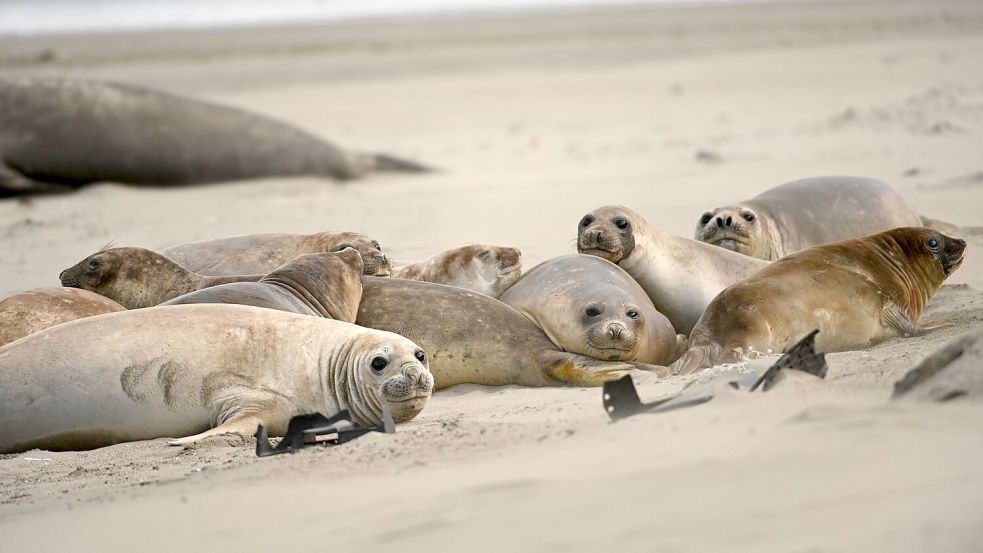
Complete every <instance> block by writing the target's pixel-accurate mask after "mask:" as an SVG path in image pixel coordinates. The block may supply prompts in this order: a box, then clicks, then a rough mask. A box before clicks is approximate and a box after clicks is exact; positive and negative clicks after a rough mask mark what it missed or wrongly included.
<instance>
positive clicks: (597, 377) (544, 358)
mask: <svg viewBox="0 0 983 553" xmlns="http://www.w3.org/2000/svg"><path fill="white" fill-rule="evenodd" d="M539 362H540V363H542V365H543V372H545V373H546V374H547V375H549V376H550V377H552V378H555V379H557V380H559V381H561V382H565V383H567V384H570V385H573V386H600V385H601V384H604V383H605V382H607V381H608V380H616V379H618V378H621V377H622V376H624V375H626V374H628V371H629V370H631V369H632V368H634V367H633V365H632V364H631V363H623V362H621V361H601V360H599V359H594V358H592V357H587V356H586V355H579V354H576V353H567V352H564V351H545V352H543V353H542V354H540V355H539Z"/></svg>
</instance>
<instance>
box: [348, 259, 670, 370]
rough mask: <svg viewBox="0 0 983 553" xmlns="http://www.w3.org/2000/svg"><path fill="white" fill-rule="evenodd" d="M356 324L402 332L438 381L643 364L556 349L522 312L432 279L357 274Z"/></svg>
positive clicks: (644, 367) (616, 367)
mask: <svg viewBox="0 0 983 553" xmlns="http://www.w3.org/2000/svg"><path fill="white" fill-rule="evenodd" d="M362 286H363V287H362V303H361V304H360V305H359V306H358V317H357V318H356V319H355V323H356V324H359V325H362V326H365V327H368V328H376V329H379V330H387V331H389V332H395V333H396V334H401V335H403V336H406V337H407V338H409V339H411V340H413V341H414V342H416V343H418V344H420V346H422V347H423V349H424V350H425V351H427V352H428V353H429V355H430V370H431V371H432V372H433V375H434V379H435V380H436V387H437V388H438V389H440V388H447V387H449V386H454V385H456V384H465V383H470V384H484V385H489V386H501V385H506V384H519V385H523V386H563V385H575V386H599V385H601V384H602V383H604V381H606V380H611V379H617V378H620V377H621V376H624V375H625V374H626V372H627V371H628V370H630V369H633V368H639V369H644V370H652V367H649V366H647V365H645V364H642V363H626V362H623V361H602V360H598V359H593V358H590V357H586V356H584V355H579V354H576V353H569V352H564V351H560V349H559V348H558V347H557V346H556V345H555V344H553V342H552V341H550V339H549V338H548V337H547V336H546V334H545V333H544V332H543V331H542V330H541V329H540V328H539V327H538V326H536V325H535V324H533V323H532V321H530V320H529V319H527V318H526V317H525V316H523V315H522V314H521V313H519V312H518V311H516V310H515V309H512V308H511V307H509V306H508V305H505V304H504V303H502V302H500V301H498V300H496V299H494V298H490V297H488V296H486V295H484V294H478V293H475V292H471V291H470V290H464V289H461V288H456V287H454V286H446V285H443V284H433V283H430V282H419V281H414V280H403V279H394V278H379V277H369V276H364V277H362Z"/></svg>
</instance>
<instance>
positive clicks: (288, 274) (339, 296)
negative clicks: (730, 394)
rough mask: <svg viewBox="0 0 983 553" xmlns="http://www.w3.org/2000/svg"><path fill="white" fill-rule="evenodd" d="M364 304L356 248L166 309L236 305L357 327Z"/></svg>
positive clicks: (309, 257)
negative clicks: (205, 305)
mask: <svg viewBox="0 0 983 553" xmlns="http://www.w3.org/2000/svg"><path fill="white" fill-rule="evenodd" d="M361 300H362V257H361V256H360V255H358V252H357V251H355V250H354V249H353V248H346V249H344V250H342V251H340V252H335V253H308V254H305V255H302V256H300V257H295V258H293V259H291V260H290V261H288V262H286V263H284V264H283V265H281V266H280V267H278V268H277V269H276V270H275V271H273V272H271V273H270V274H268V275H266V276H264V277H263V278H261V279H260V280H259V282H235V283H231V284H221V285H219V286H213V287H210V288H205V289H202V290H198V291H196V292H191V293H189V294H185V295H183V296H178V297H176V298H174V299H172V300H168V301H167V302H164V305H186V304H192V303H235V304H239V305H252V306H255V307H266V308H268V309H278V310H280V311H288V312H290V313H297V314H299V315H311V316H315V317H324V318H326V319H335V320H338V321H345V322H349V323H353V322H355V316H356V314H357V313H358V304H359V302H360V301H361Z"/></svg>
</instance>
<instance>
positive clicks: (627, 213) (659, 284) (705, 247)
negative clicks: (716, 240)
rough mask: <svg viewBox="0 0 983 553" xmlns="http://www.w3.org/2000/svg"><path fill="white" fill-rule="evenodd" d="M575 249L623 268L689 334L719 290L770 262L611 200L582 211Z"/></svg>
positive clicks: (656, 305) (684, 332)
mask: <svg viewBox="0 0 983 553" xmlns="http://www.w3.org/2000/svg"><path fill="white" fill-rule="evenodd" d="M577 251H578V252H580V253H585V254H589V255H596V256H598V257H602V258H604V259H607V260H608V261H610V262H612V263H616V264H617V265H618V266H619V267H621V268H622V269H624V270H625V272H626V273H628V274H629V275H631V277H632V278H633V279H635V280H636V281H637V282H638V284H639V285H641V287H642V288H643V289H644V290H645V293H647V294H648V296H649V298H650V299H651V300H652V304H653V305H655V308H656V309H658V310H659V312H660V313H662V314H663V315H665V316H666V317H668V318H669V320H670V321H672V325H673V326H674V327H675V328H676V331H677V332H681V333H683V334H689V333H690V331H691V330H692V329H693V325H695V324H696V321H697V319H699V318H700V315H702V314H703V310H704V309H706V306H707V304H709V303H710V300H712V299H713V298H714V296H716V295H717V294H718V293H720V291H721V290H723V289H724V288H726V287H727V286H730V285H731V284H733V283H735V282H738V281H740V280H743V279H744V278H745V277H748V276H750V275H751V274H753V273H754V272H755V271H758V270H760V269H762V268H764V267H767V266H768V262H767V261H763V260H761V259H754V258H752V257H748V256H746V255H741V254H738V253H734V252H730V251H727V250H725V249H723V248H717V247H715V246H711V245H709V244H704V243H703V242H697V241H696V240H689V239H687V238H682V237H679V236H673V235H671V234H669V233H666V232H662V231H661V230H659V229H657V228H655V227H653V226H652V225H649V224H648V223H647V222H646V221H645V219H644V218H643V217H642V216H641V215H639V214H638V213H635V212H634V211H632V210H630V209H628V208H627V207H621V206H614V205H609V206H605V207H599V208H597V209H595V210H594V211H591V212H590V213H588V214H587V215H584V217H583V218H582V219H581V220H580V223H579V225H578V226H577Z"/></svg>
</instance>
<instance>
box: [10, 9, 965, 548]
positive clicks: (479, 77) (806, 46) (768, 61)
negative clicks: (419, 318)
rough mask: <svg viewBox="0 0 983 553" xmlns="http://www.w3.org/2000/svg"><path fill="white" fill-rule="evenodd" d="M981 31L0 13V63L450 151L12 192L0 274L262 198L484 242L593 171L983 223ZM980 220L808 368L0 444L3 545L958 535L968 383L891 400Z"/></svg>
mask: <svg viewBox="0 0 983 553" xmlns="http://www.w3.org/2000/svg"><path fill="white" fill-rule="evenodd" d="M44 60H47V61H44ZM981 60H983V4H980V3H976V2H961V3H960V2H956V3H947V2H938V3H937V2H931V3H930V2H917V3H907V2H884V3H868V2H859V3H845V4H836V5H829V4H807V3H800V4H797V5H789V6H749V7H713V8H689V9H683V8H674V9H665V10H646V11H608V12H604V13H597V14H582V15H562V16H536V17H527V18H499V19H492V20H482V21H463V22H455V23H441V24H436V23H430V24H427V23H407V24H397V23H372V24H369V23H365V24H360V25H345V26H337V27H304V28H295V29H266V30H261V31H255V32H246V31H223V32H218V33H204V32H194V33H176V32H172V33H159V34H153V35H143V36H119V35H104V36H100V37H90V38H84V37H68V38H51V39H44V38H31V39H26V38H21V39H9V38H8V39H2V38H0V73H2V74H4V75H19V74H67V75H74V76H88V77H99V78H113V79H119V80H127V81H134V82H139V83H145V84H148V85H153V86H158V87H162V88H165V89H169V90H173V91H177V92H182V93H189V94H194V95H197V96H201V97H205V98H209V99H214V100H217V101H222V102H227V103H231V104H235V105H239V106H243V107H247V108H251V109H254V110H257V111H260V112H263V113H267V114H270V115H274V116H277V117H281V118H284V119H286V120H289V121H292V122H294V123H296V124H298V125H301V126H304V127H306V128H309V129H311V130H313V131H315V132H316V133H318V134H320V135H323V136H325V137H328V138H330V139H333V140H335V141H337V142H339V143H342V144H344V145H348V146H351V147H358V148H364V149H378V150H385V151H389V152H392V153H397V154H401V155H409V156H413V157H416V158H419V159H421V160H424V161H427V162H430V163H432V164H435V165H438V166H440V167H441V168H442V169H443V172H441V173H439V174H435V175H431V176H424V177H398V176H381V177H378V178H373V179H371V180H368V181H364V182H359V183H352V184H349V185H337V184H332V183H329V182H326V181H321V180H317V179H307V178H302V179H289V180H267V181H257V182H248V183H235V184H226V185H218V186H211V187H199V188H187V189H171V190H164V189H158V190H138V189H133V188H125V187H121V186H118V185H115V184H103V185H98V186H93V187H90V188H88V189H86V190H83V191H81V192H79V193H77V194H73V195H70V196H60V197H51V198H41V199H35V200H32V201H29V202H26V203H22V202H17V201H3V202H0V243H2V244H3V248H2V252H3V259H4V266H5V269H4V271H3V272H2V273H0V296H6V295H9V294H12V293H15V292H18V291H21V290H24V289H27V288H32V287H36V286H43V285H52V284H56V282H57V274H58V272H59V271H60V270H61V269H63V268H65V267H67V266H69V265H71V264H73V263H75V262H76V261H78V260H79V259H81V258H82V257H84V256H85V255H87V254H88V253H91V252H92V251H93V250H95V249H97V248H98V247H100V246H102V245H103V244H105V243H106V242H109V241H111V240H115V241H118V242H119V243H120V244H121V245H140V246H146V247H163V246H167V245H171V244H176V243H181V242H186V241H190V240H197V239H204V238H210V237H216V236H225V235H233V234H241V233H250V232H267V231H296V232H311V231H317V230H324V229H335V228H353V229H361V230H363V231H365V232H367V233H369V234H371V235H372V236H374V237H376V238H377V239H379V240H380V242H382V244H383V245H384V247H386V248H387V250H388V251H389V252H390V253H391V255H392V256H394V257H395V258H397V259H402V260H414V259H418V258H421V257H424V256H426V255H429V254H430V253H432V252H435V251H437V250H440V249H443V248H446V247H451V246H455V245H459V244H462V243H467V242H482V243H495V244H501V245H508V246H516V247H519V248H521V249H522V250H523V252H524V254H525V258H526V265H527V267H531V266H532V265H533V264H535V263H536V262H539V261H542V260H544V259H546V258H548V257H551V256H555V255H560V254H564V253H569V252H571V251H573V238H574V232H575V225H576V223H577V221H578V219H579V218H580V216H581V215H582V214H583V213H585V212H586V211H588V210H590V209H592V208H594V207H597V206H599V205H602V204H607V203H622V204H626V205H629V206H631V207H633V208H634V209H636V210H637V211H639V212H640V213H642V214H644V215H645V216H646V217H647V218H648V219H649V220H650V221H652V222H653V223H655V224H656V225H659V226H660V227H662V228H665V229H667V230H669V231H671V232H675V233H678V234H681V235H684V236H690V234H691V232H692V230H691V229H692V227H693V226H694V225H695V222H696V219H697V218H698V217H699V215H700V213H701V212H702V210H704V209H705V208H707V207H710V206H713V205H717V204H720V203H723V202H726V201H733V200H739V199H743V198H746V197H749V196H752V195H754V194H756V193H757V192H759V191H760V190H762V189H764V188H767V187H770V186H773V185H776V184H779V183H781V182H784V181H787V180H792V179H795V178H800V177H804V176H811V175H822V174H857V175H866V176H874V177H880V178H883V179H885V180H887V181H889V182H892V183H893V184H895V185H896V186H897V187H898V188H900V189H901V190H902V191H903V193H904V194H905V196H906V197H907V198H908V199H909V200H910V201H911V202H912V203H913V205H915V206H917V207H918V209H919V210H920V211H921V212H922V213H923V214H925V215H928V216H930V217H933V218H936V219H942V220H945V221H948V222H951V223H953V224H957V225H960V226H963V227H969V226H980V225H983V216H981V215H980V213H981V209H983V157H981V152H983V62H981ZM967 237H968V238H969V240H970V247H969V251H968V253H967V261H966V262H965V263H964V265H963V267H962V268H961V269H960V270H959V271H958V272H957V273H956V274H955V275H954V276H953V277H952V278H951V279H950V284H952V286H946V287H944V288H943V290H942V291H941V292H940V293H939V294H938V295H937V296H936V297H935V298H934V299H933V301H932V302H931V304H930V306H929V309H928V311H927V312H926V313H925V315H924V316H923V322H925V323H926V324H933V323H947V324H948V326H944V327H943V328H940V329H938V330H934V331H931V332H928V333H926V334H925V335H922V336H918V337H912V338H903V339H894V340H890V341H888V342H885V343H883V344H880V345H877V346H875V347H873V348H870V349H868V350H865V351H859V352H851V353H841V354H834V355H831V356H830V364H831V368H830V372H829V376H828V378H827V380H826V381H825V382H821V383H820V382H811V381H808V380H807V379H796V380H794V381H791V382H788V383H787V384H786V385H785V386H782V387H780V388H777V389H776V390H774V391H772V392H769V393H767V394H757V395H754V396H751V395H747V394H742V393H738V392H721V394H720V395H718V397H717V398H715V399H714V400H713V401H711V402H710V403H708V404H705V405H702V406H699V407H695V408H691V409H686V410H682V411H677V412H672V413H667V414H663V415H650V416H639V417H635V418H632V419H629V420H626V421H622V422H618V423H614V424H612V423H609V421H608V419H607V416H606V415H605V413H604V412H603V410H602V408H601V398H600V390H598V389H577V388H569V389H544V390H540V389H520V388H512V387H504V388H487V387H480V386H459V387H457V388H454V389H451V390H448V391H445V392H441V393H439V394H437V395H436V396H435V397H434V398H433V400H432V402H431V403H430V405H428V407H427V409H426V410H425V411H424V412H423V413H422V415H421V416H420V417H418V418H417V420H415V421H413V422H411V423H408V424H406V425H401V426H400V427H399V429H398V432H397V434H396V435H394V436H382V435H373V436H369V437H366V438H362V439H360V440H358V441H355V442H352V443H349V444H346V445H344V446H341V447H337V448H332V449H319V450H308V451H304V452H301V453H299V454H295V455H290V456H281V457H277V458H271V459H262V460H259V459H256V458H255V457H254V456H253V452H252V444H251V443H249V442H248V441H243V440H240V439H238V438H235V439H233V438H227V439H217V440H211V441H209V442H207V443H203V444H198V445H194V446H190V447H185V448H175V447H168V446H166V445H165V444H164V441H163V440H154V441H149V442H138V443H131V444H121V445H117V446H113V447H108V448H103V449H100V450H96V451H91V452H78V453H51V452H44V451H32V452H29V453H26V454H22V455H11V456H5V457H0V551H18V552H20V551H52V550H58V549H66V548H73V549H75V548H80V547H81V548H84V549H91V550H98V551H101V552H108V551H132V550H136V549H139V550H147V551H163V550H174V549H175V548H180V549H182V550H191V551H197V550H232V549H233V548H236V549H239V550H260V549H267V548H274V547H278V548H279V547H284V546H287V547H289V546H292V545H296V546H299V547H303V548H305V549H311V548H314V549H316V550H336V551H355V550H359V551H373V550H401V551H406V550H426V551H435V550H436V551H443V550H448V551H449V550H462V549H463V550H468V551H485V550H495V551H501V550H505V551H516V550H521V551H546V550H560V549H564V550H585V551H587V550H590V551H596V550H614V549H615V548H618V550H623V551H699V550H728V551H756V552H761V551H780V552H788V551H810V552H819V551H892V552H897V551H978V550H979V549H980V544H981V543H983V473H981V472H980V466H983V433H981V432H980V426H981V424H983V406H981V405H979V404H978V403H973V402H962V403H960V402H953V403H950V404H941V405H940V404H922V403H909V402H894V403H892V402H889V400H888V397H889V395H890V391H891V385H892V383H893V382H894V381H895V380H897V379H898V378H900V377H901V376H902V375H903V374H904V373H905V371H906V370H907V369H908V368H910V367H911V366H913V365H914V364H915V363H916V362H917V361H918V360H919V359H921V358H922V357H924V356H925V355H927V354H928V353H929V352H931V351H933V350H934V349H936V348H938V347H940V346H941V345H943V344H945V343H946V342H948V341H950V340H952V339H954V338H955V337H957V336H959V335H962V334H963V333H965V332H967V331H969V330H973V329H977V330H978V329H980V328H983V294H981V293H980V292H979V291H978V290H980V289H983V270H981V269H983V261H981V257H980V255H979V254H978V253H977V250H978V249H979V248H980V247H981V246H983V237H981V236H980V235H978V234H974V233H972V232H969V231H967ZM640 382H641V383H640V391H641V394H642V395H643V399H651V398H655V397H657V396H659V395H662V394H666V393H669V392H671V391H672V390H673V389H675V388H676V387H677V386H678V384H674V383H672V382H656V381H654V380H653V379H652V378H651V377H649V376H642V377H641V378H640ZM0 424H2V421H0ZM0 431H2V428H0Z"/></svg>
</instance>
